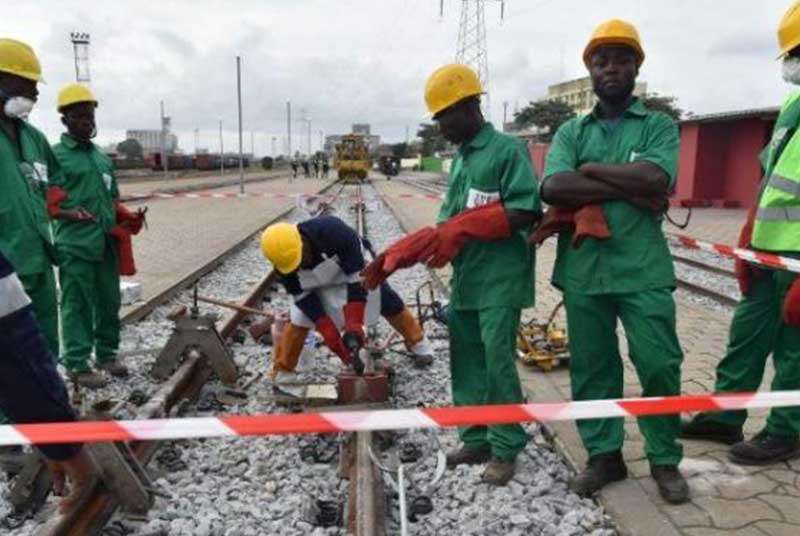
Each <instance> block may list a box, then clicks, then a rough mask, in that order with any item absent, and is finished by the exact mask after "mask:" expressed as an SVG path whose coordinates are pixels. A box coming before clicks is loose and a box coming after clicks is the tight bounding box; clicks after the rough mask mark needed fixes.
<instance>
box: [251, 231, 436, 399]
mask: <svg viewBox="0 0 800 536" xmlns="http://www.w3.org/2000/svg"><path fill="white" fill-rule="evenodd" d="M366 246H368V244H367V243H365V242H364V241H362V240H361V238H360V237H359V236H358V233H356V231H355V230H354V229H352V228H351V227H350V226H348V225H347V224H346V223H344V222H343V221H342V220H340V219H339V218H336V217H335V216H318V217H316V218H312V219H310V220H306V221H304V222H301V223H299V224H297V225H295V224H290V223H276V224H274V225H271V226H269V227H267V229H266V230H265V231H264V233H263V235H262V236H261V250H262V252H263V253H264V256H265V257H266V258H267V260H269V261H270V262H271V263H272V265H273V266H274V267H275V269H276V270H277V271H278V273H280V274H281V281H282V283H283V285H284V287H285V288H286V290H287V292H288V293H289V294H290V295H291V296H292V297H293V299H294V303H293V304H292V306H291V309H290V323H289V324H287V326H286V328H285V329H284V331H283V336H282V337H281V340H280V341H275V342H274V344H275V351H274V356H273V358H274V360H273V377H274V379H275V383H276V387H278V389H280V390H282V391H284V392H287V393H289V394H291V390H290V388H289V387H287V384H292V383H295V382H296V375H295V373H294V371H295V367H296V366H297V361H298V359H299V357H300V353H301V351H302V349H303V343H304V342H305V339H306V336H307V335H308V332H309V330H310V329H311V328H314V327H316V329H317V331H318V332H319V333H320V335H322V339H323V340H324V341H325V344H326V345H327V346H328V348H330V350H331V351H333V353H335V354H336V355H337V356H339V358H340V359H341V360H342V361H343V362H344V363H345V364H347V365H350V364H351V355H350V352H349V351H348V347H347V346H346V344H345V342H346V339H347V338H348V337H350V339H351V342H353V343H357V344H358V346H359V347H363V345H364V342H365V338H366V333H365V331H364V325H365V324H368V323H369V319H367V318H365V314H366V313H365V311H366V309H367V301H370V303H371V302H372V300H380V305H379V307H377V306H376V307H375V310H376V311H377V310H380V314H381V316H383V317H384V318H385V319H386V320H387V322H389V324H390V325H391V326H392V327H393V328H394V329H395V331H397V332H398V333H399V334H400V335H401V336H402V337H403V340H404V341H405V344H406V348H407V349H408V351H409V352H410V353H411V356H412V359H413V360H414V365H415V366H417V367H426V366H428V365H430V364H431V363H432V361H433V348H432V346H431V344H430V342H429V341H428V338H427V337H426V336H425V333H424V332H423V330H422V327H421V326H420V324H419V321H418V320H417V319H416V318H415V317H414V315H413V314H412V313H411V311H410V310H409V309H408V307H406V305H405V304H404V303H403V300H402V299H401V298H400V296H398V294H397V293H396V292H395V291H394V290H393V289H392V288H391V287H390V286H389V285H388V284H384V285H382V286H381V288H380V292H373V293H369V295H368V293H367V291H366V290H365V289H364V287H363V286H362V284H361V281H360V279H359V273H360V272H361V270H362V269H363V268H364V264H365V263H364V255H363V248H364V247H366ZM370 309H372V307H370ZM342 329H343V330H344V337H343V336H342V335H341V334H340V331H341V330H342Z"/></svg>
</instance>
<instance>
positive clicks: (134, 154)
mask: <svg viewBox="0 0 800 536" xmlns="http://www.w3.org/2000/svg"><path fill="white" fill-rule="evenodd" d="M117 152H118V153H119V154H121V155H124V156H125V159H126V160H136V159H139V158H142V157H143V156H144V150H143V149H142V144H141V143H139V142H138V141H136V140H134V139H133V138H128V139H127V140H125V141H121V142H119V143H118V144H117Z"/></svg>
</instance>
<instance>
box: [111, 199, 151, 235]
mask: <svg viewBox="0 0 800 536" xmlns="http://www.w3.org/2000/svg"><path fill="white" fill-rule="evenodd" d="M115 208H116V212H117V223H118V224H120V225H124V226H125V227H127V228H128V229H130V231H131V234H139V231H141V230H142V225H144V220H145V216H144V215H145V212H146V211H147V209H141V208H140V209H139V210H137V211H136V212H133V211H132V210H131V209H129V208H128V207H126V206H125V205H123V204H122V203H120V202H117V203H116V205H115Z"/></svg>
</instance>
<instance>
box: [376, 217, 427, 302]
mask: <svg viewBox="0 0 800 536" xmlns="http://www.w3.org/2000/svg"><path fill="white" fill-rule="evenodd" d="M435 248H436V231H435V230H434V229H433V227H425V228H423V229H420V230H419V231H416V232H414V233H411V234H409V235H406V236H404V237H403V238H401V239H400V240H398V241H397V242H395V243H394V244H392V245H391V246H389V247H388V248H387V249H386V251H384V252H383V253H381V254H380V255H378V257H377V258H376V259H375V260H374V261H372V262H371V263H369V264H368V265H367V267H366V268H364V269H363V270H362V271H361V277H362V278H363V284H364V288H366V289H367V290H373V289H375V288H378V286H379V285H380V284H381V283H383V282H384V281H386V278H387V277H389V276H390V275H392V274H393V273H394V272H395V271H396V270H399V269H401V268H408V267H409V266H414V265H415V264H416V263H418V262H421V261H425V260H427V259H428V258H429V257H430V256H431V255H433V253H434V251H435Z"/></svg>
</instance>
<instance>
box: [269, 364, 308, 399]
mask: <svg viewBox="0 0 800 536" xmlns="http://www.w3.org/2000/svg"><path fill="white" fill-rule="evenodd" d="M298 382H299V378H298V376H297V373H296V372H285V371H283V370H280V371H278V373H277V374H276V375H275V380H274V382H273V384H272V388H273V389H274V390H275V391H276V392H278V393H281V394H283V395H288V396H293V397H296V398H302V397H303V395H305V392H306V386H305V385H303V384H301V383H298Z"/></svg>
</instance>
